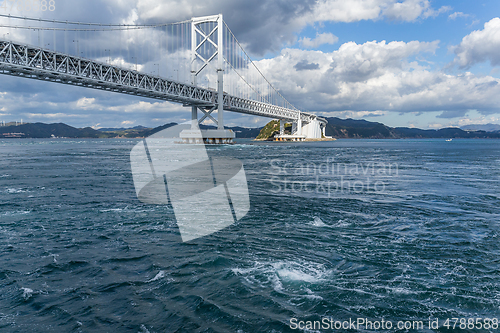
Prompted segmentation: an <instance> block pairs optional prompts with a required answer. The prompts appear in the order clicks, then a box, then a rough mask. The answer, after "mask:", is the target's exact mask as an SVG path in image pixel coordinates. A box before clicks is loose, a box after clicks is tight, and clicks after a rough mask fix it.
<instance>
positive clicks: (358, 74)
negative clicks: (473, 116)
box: [258, 41, 500, 114]
mask: <svg viewBox="0 0 500 333" xmlns="http://www.w3.org/2000/svg"><path fill="white" fill-rule="evenodd" d="M437 47H438V41H435V42H430V43H429V42H418V41H412V42H408V43H404V42H390V43H386V42H385V41H382V42H375V41H373V42H367V43H364V44H356V43H354V42H349V43H345V44H343V45H341V46H340V48H339V49H338V50H337V51H334V52H331V53H324V52H320V51H305V50H297V49H284V50H283V51H282V53H281V55H279V56H278V57H276V58H274V59H266V60H261V61H259V62H258V66H259V68H261V70H262V71H263V72H264V73H266V76H267V77H269V78H270V79H271V80H272V82H273V83H275V84H276V86H279V87H280V90H281V91H282V92H283V94H284V95H285V97H287V98H288V99H289V100H290V102H292V103H293V104H295V105H296V106H297V107H299V108H302V109H306V110H310V111H320V112H330V111H344V110H351V111H353V112H356V111H363V112H366V111H371V112H373V111H395V112H430V111H448V114H449V111H457V113H456V114H461V113H462V114H463V113H464V112H465V111H466V110H469V109H478V110H479V111H480V112H481V113H485V114H486V113H494V112H496V110H497V108H498V104H499V103H500V80H499V79H496V78H494V77H490V76H476V75H474V74H472V73H468V72H467V73H464V74H460V75H449V74H446V73H443V72H441V71H432V70H430V69H429V68H428V67H427V64H424V65H422V64H420V63H419V62H417V61H415V60H412V59H413V58H417V57H418V58H421V57H423V56H424V55H425V54H433V53H434V51H435V50H436V49H437ZM301 62H304V63H309V64H317V65H318V66H317V68H316V67H315V68H314V69H311V70H307V69H304V68H301V69H300V70H297V69H296V70H291V68H294V65H296V64H298V63H301Z"/></svg>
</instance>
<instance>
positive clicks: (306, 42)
mask: <svg viewBox="0 0 500 333" xmlns="http://www.w3.org/2000/svg"><path fill="white" fill-rule="evenodd" d="M338 40H339V38H338V37H337V36H335V35H334V34H332V33H330V32H325V33H322V34H320V33H316V38H314V39H311V38H309V37H304V38H302V39H301V40H299V42H300V44H301V45H302V46H303V47H305V48H309V49H311V48H317V47H318V46H320V45H323V44H335V43H336V42H337V41H338Z"/></svg>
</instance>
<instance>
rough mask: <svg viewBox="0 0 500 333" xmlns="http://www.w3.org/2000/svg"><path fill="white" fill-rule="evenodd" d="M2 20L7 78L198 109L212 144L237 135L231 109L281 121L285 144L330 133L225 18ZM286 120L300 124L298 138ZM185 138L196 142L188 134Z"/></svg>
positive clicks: (0, 43)
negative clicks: (209, 126) (275, 81)
mask: <svg viewBox="0 0 500 333" xmlns="http://www.w3.org/2000/svg"><path fill="white" fill-rule="evenodd" d="M0 17H1V18H3V19H4V20H3V21H1V22H0V28H2V29H3V30H2V31H6V30H5V29H8V31H9V32H8V33H5V34H3V38H2V39H0V74H5V75H12V76H18V77H23V78H29V79H36V80H42V81H47V82H56V83H62V84H67V85H74V86H80V87H87V88H92V89H99V90H105V91H110V92H116V93H122V94H129V95H136V96H141V97H147V98H152V99H157V100H163V101H170V102H174V103H181V104H182V105H183V106H185V107H189V108H191V120H192V129H195V128H197V127H198V125H199V124H201V123H203V122H204V121H206V120H210V121H212V122H213V123H215V124H216V125H217V129H216V130H204V131H202V136H203V139H204V141H205V142H210V143H227V142H232V140H233V139H234V137H235V135H234V133H233V132H232V131H230V130H226V129H224V116H223V111H224V110H225V111H231V112H238V113H243V114H250V115H256V116H261V117H268V118H273V119H279V120H280V135H279V136H278V138H279V139H280V140H304V139H316V138H321V136H322V135H324V129H325V125H326V120H325V119H323V118H321V117H318V116H316V115H314V114H312V113H308V112H302V111H300V110H298V109H297V108H296V107H294V106H293V105H292V104H291V103H290V102H288V100H287V99H286V98H285V97H284V96H283V95H282V94H281V93H280V92H279V91H278V90H277V89H276V88H275V87H274V86H273V85H272V84H271V83H270V81H269V80H268V79H266V77H265V76H264V75H263V74H262V72H261V71H260V70H259V68H258V67H257V66H256V64H255V63H254V62H253V61H252V60H251V59H250V57H249V56H248V54H247V52H245V50H244V49H243V47H242V45H241V44H240V43H239V42H238V40H237V39H236V37H235V36H234V34H233V33H232V31H231V30H230V29H229V27H228V26H227V24H226V23H225V22H224V20H223V17H222V14H219V15H214V16H206V17H195V18H192V19H191V20H188V21H182V22H176V23H169V24H152V25H128V24H115V25H112V24H97V23H80V22H68V21H55V20H40V19H30V18H22V17H12V16H8V17H7V16H5V15H0ZM5 19H8V20H9V22H7V24H5ZM11 20H16V22H15V23H12V22H11ZM18 21H21V22H20V23H21V24H19V23H18ZM34 22H36V23H34ZM33 23H34V24H36V26H33V25H32V24H33ZM14 40H16V41H14ZM19 40H21V41H19ZM103 46H104V47H108V48H107V49H106V48H103ZM134 65H135V66H134ZM155 69H156V74H155V73H154V71H155ZM198 111H200V112H201V117H199V114H198ZM214 113H216V118H215V117H214ZM285 122H291V123H292V131H291V133H290V134H285V133H284V124H285ZM181 137H182V133H181ZM184 139H185V140H186V141H192V139H193V140H194V137H193V138H191V137H190V134H189V131H188V132H186V133H184Z"/></svg>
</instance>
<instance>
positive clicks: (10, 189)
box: [5, 188, 29, 194]
mask: <svg viewBox="0 0 500 333" xmlns="http://www.w3.org/2000/svg"><path fill="white" fill-rule="evenodd" d="M5 192H7V193H9V194H17V193H26V192H29V191H28V190H24V189H22V188H6V189H5Z"/></svg>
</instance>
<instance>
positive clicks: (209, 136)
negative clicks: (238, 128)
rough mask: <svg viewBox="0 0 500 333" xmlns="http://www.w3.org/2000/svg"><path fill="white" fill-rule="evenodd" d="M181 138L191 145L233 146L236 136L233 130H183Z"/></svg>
mask: <svg viewBox="0 0 500 333" xmlns="http://www.w3.org/2000/svg"><path fill="white" fill-rule="evenodd" d="M200 132H201V138H200ZM179 137H180V138H181V139H182V142H183V143H191V144H202V143H204V144H231V143H234V141H233V140H234V138H235V134H234V132H233V131H232V130H228V129H224V130H218V129H217V130H201V131H200V130H183V131H182V132H181V133H180V135H179Z"/></svg>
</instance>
